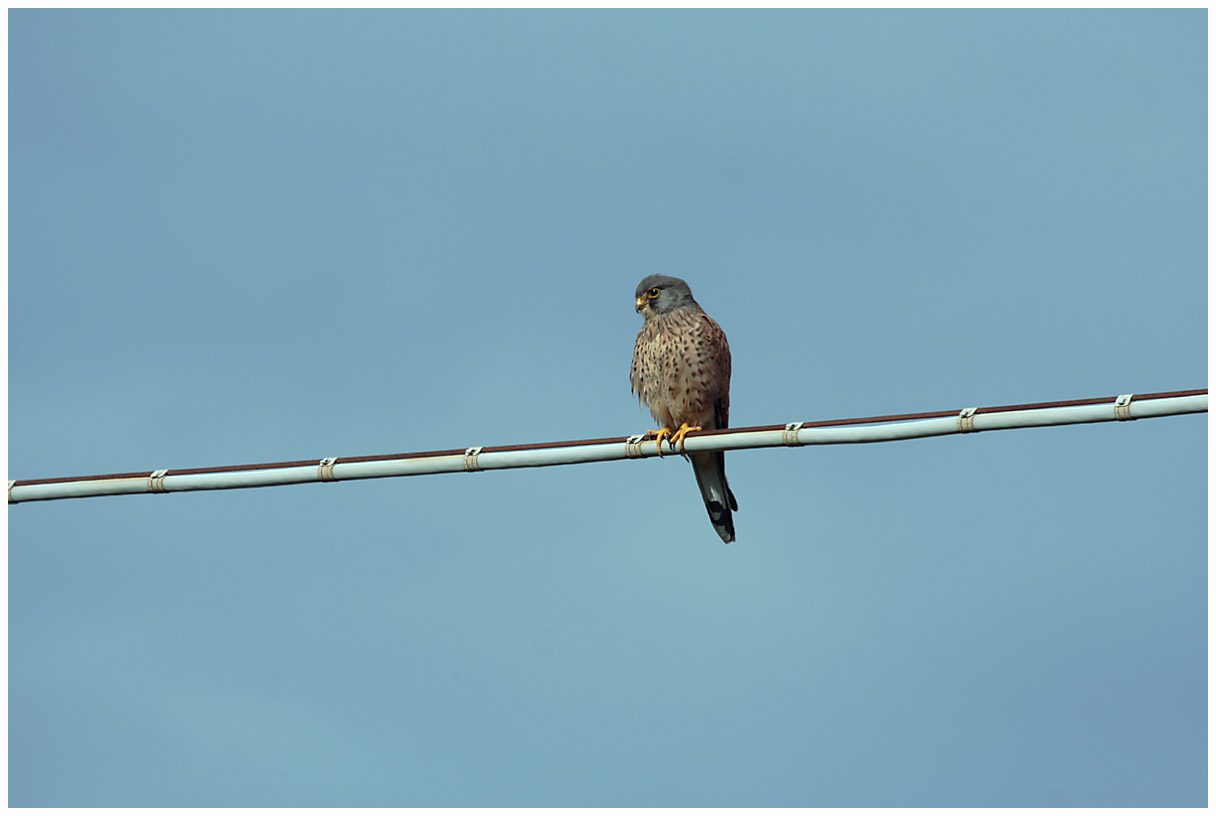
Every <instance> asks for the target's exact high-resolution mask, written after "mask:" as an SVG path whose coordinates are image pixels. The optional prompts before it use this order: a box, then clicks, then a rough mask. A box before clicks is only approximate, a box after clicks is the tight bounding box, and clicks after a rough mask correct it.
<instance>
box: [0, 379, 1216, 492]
mask: <svg viewBox="0 0 1216 816" xmlns="http://www.w3.org/2000/svg"><path fill="white" fill-rule="evenodd" d="M1207 410H1208V397H1207V390H1206V389H1197V390H1192V391H1173V392H1164V393H1157V394H1142V395H1136V396H1134V397H1132V396H1131V395H1125V396H1123V397H1098V398H1094V399H1084V400H1067V401H1064V402H1047V403H1027V404H1023V405H1006V406H998V407H994V408H975V409H965V410H964V411H961V412H960V411H933V412H927V413H918V414H899V415H891V416H882V417H861V418H853V419H835V420H820V421H817V422H797V423H790V424H788V425H772V426H760V427H754V428H731V429H728V430H725V431H712V432H701V433H694V434H690V435H689V436H688V438H687V440H686V442H685V446H684V450H687V451H689V452H695V451H718V450H739V449H743V448H765V447H779V446H802V445H842V444H857V443H866V442H893V441H898V440H902V439H916V438H921V437H931V436H945V435H949V434H955V433H975V432H979V431H992V430H1002V429H1008V428H1036V427H1043V426H1046V425H1073V424H1078V423H1089V422H1115V421H1119V420H1122V419H1146V418H1149V417H1161V416H1173V415H1178V414H1193V413H1202V412H1206V411H1207ZM664 454H665V455H670V453H669V452H667V451H664ZM658 455H660V454H659V451H658V449H657V446H656V445H655V443H654V441H653V440H647V441H645V442H643V443H642V444H641V445H638V444H636V442H634V444H630V440H629V439H628V438H624V437H609V438H603V439H580V440H574V441H570V442H544V443H538V444H530V445H503V446H498V447H481V448H468V449H462V450H445V451H430V452H422V453H400V454H385V455H379V456H350V457H327V458H324V459H315V460H314V459H305V460H295V461H292V462H270V463H266V464H261V465H256V464H255V465H226V466H221V467H211V468H187V469H177V470H174V469H170V470H166V471H160V470H157V471H149V472H140V473H112V474H101V475H94V476H76V477H67V478H54V479H25V480H17V481H15V482H11V483H10V484H9V490H8V500H9V503H10V504H18V503H21V502H30V501H49V500H52V499H68V498H80V497H85V496H111V495H119V494H125V493H162V492H163V493H176V492H179V491H186V490H228V489H235V488H243V487H268V486H273V485H287V484H302V483H305V482H319V481H349V480H353V479H379V478H386V477H390V476H420V475H424V474H431V473H458V472H464V471H474V470H503V469H507V468H525V467H548V466H552V465H572V464H579V463H583V462H609V461H614V460H617V459H632V458H644V457H653V456H658Z"/></svg>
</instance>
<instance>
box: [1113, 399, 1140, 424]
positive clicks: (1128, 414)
mask: <svg viewBox="0 0 1216 816" xmlns="http://www.w3.org/2000/svg"><path fill="white" fill-rule="evenodd" d="M1135 396H1136V395H1135V394H1120V395H1119V396H1118V397H1115V419H1135V417H1133V416H1132V398H1133V397H1135Z"/></svg>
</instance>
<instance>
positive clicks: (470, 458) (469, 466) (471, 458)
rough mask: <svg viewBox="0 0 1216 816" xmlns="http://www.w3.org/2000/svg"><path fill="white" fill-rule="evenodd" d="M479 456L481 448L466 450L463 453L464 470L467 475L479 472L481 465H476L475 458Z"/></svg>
mask: <svg viewBox="0 0 1216 816" xmlns="http://www.w3.org/2000/svg"><path fill="white" fill-rule="evenodd" d="M480 455H481V448H468V449H466V450H465V452H464V469H465V470H467V471H468V472H469V473H476V472H477V471H479V470H481V465H479V464H477V457H478V456H480Z"/></svg>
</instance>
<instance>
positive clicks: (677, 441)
mask: <svg viewBox="0 0 1216 816" xmlns="http://www.w3.org/2000/svg"><path fill="white" fill-rule="evenodd" d="M700 430H702V428H701V426H700V425H689V424H688V423H687V422H681V423H680V427H679V429H678V430H676V432H675V433H673V434H672V435H671V440H670V441H669V442H668V444H669V445H671V449H672V450H675V449H676V445H679V446H680V453H683V452H684V437H686V436H688V435H689V434H690V433H692V432H693V431H700Z"/></svg>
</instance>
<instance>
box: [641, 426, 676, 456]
mask: <svg viewBox="0 0 1216 816" xmlns="http://www.w3.org/2000/svg"><path fill="white" fill-rule="evenodd" d="M646 433H647V434H654V449H655V450H656V451H658V452H659V456H662V455H663V440H664V439H666V438H667V437H669V436H671V428H669V427H667V426H666V425H664V426H663V427H662V428H659V429H657V430H654V431H647V432H646Z"/></svg>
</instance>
